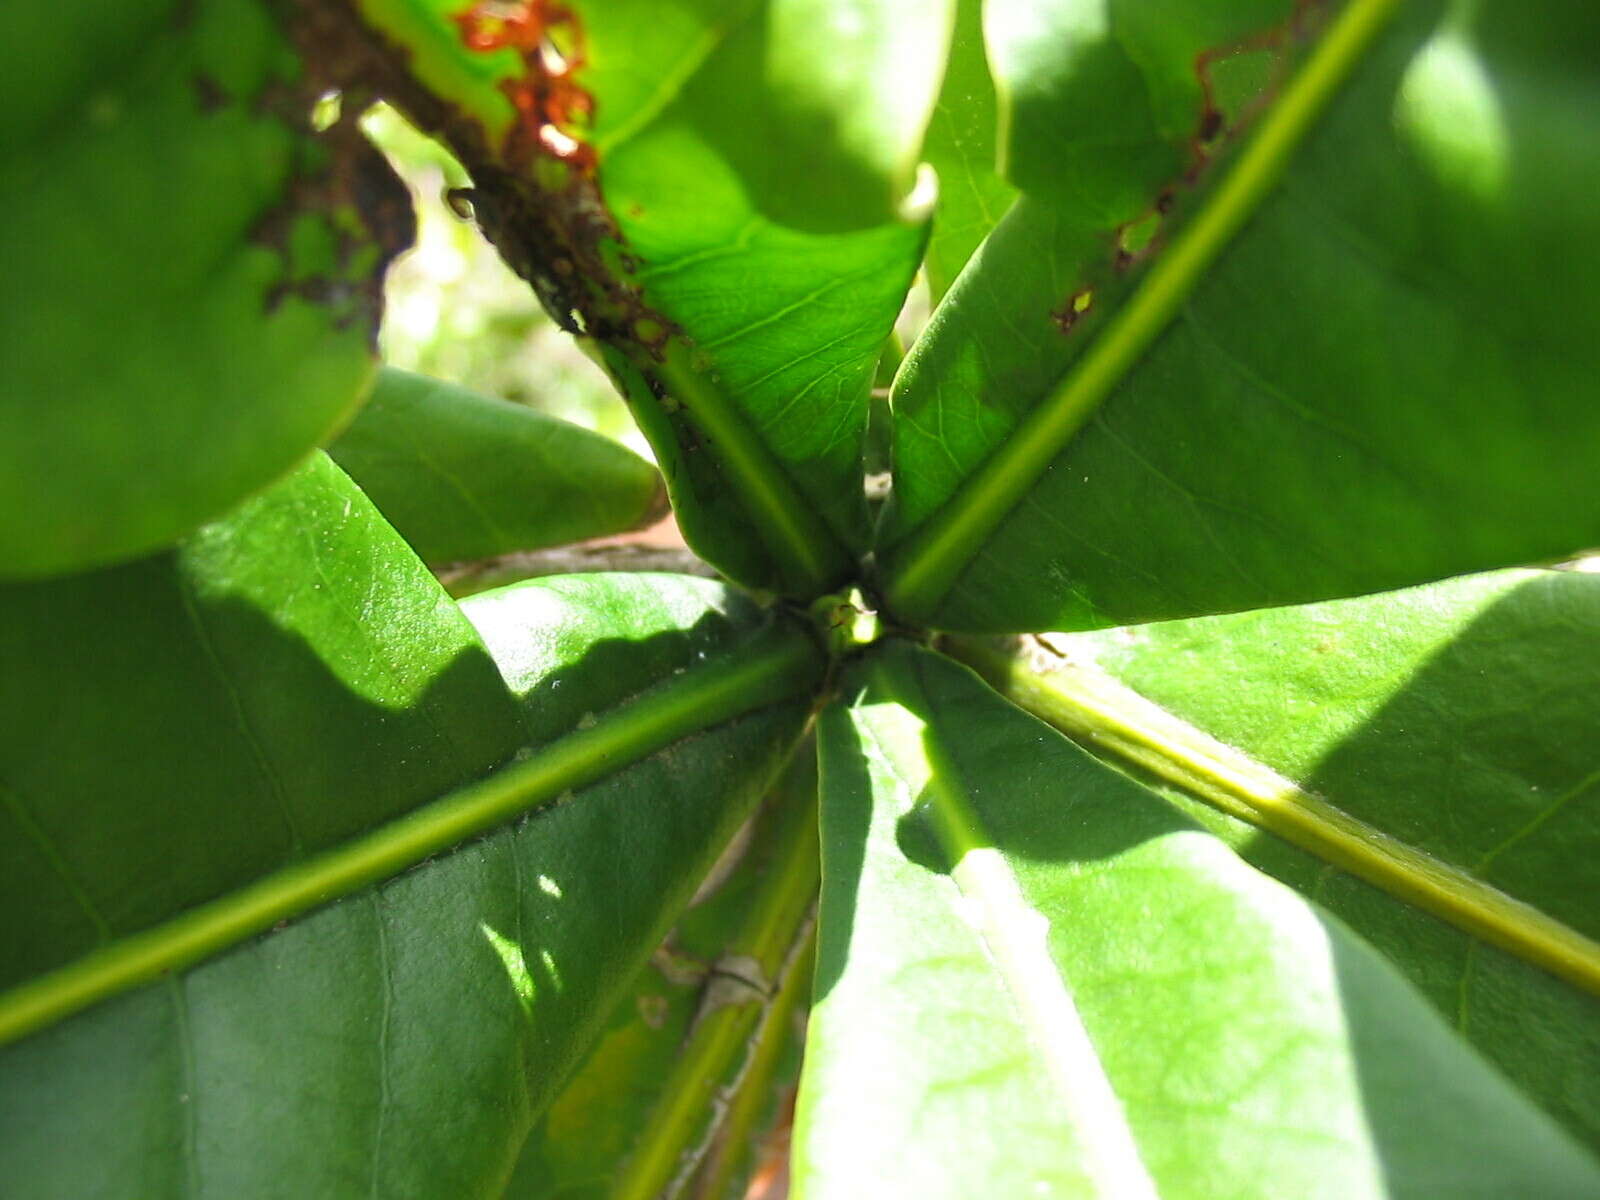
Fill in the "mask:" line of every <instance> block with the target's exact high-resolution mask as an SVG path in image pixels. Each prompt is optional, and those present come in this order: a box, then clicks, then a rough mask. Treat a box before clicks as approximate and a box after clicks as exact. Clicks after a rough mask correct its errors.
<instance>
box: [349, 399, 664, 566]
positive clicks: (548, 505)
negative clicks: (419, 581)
mask: <svg viewBox="0 0 1600 1200" xmlns="http://www.w3.org/2000/svg"><path fill="white" fill-rule="evenodd" d="M328 453H329V455H331V456H332V458H333V460H334V461H335V462H337V463H338V464H339V465H340V466H341V467H343V468H344V469H345V470H346V471H348V472H349V473H350V475H351V477H352V478H353V479H354V480H355V481H356V483H358V484H359V485H360V486H361V490H362V491H364V492H365V493H366V494H367V495H368V496H369V497H370V498H371V499H372V502H373V503H374V504H376V505H377V506H378V510H379V511H380V512H381V513H383V515H384V517H385V519H386V520H388V522H389V523H390V524H391V525H393V526H394V527H395V529H397V530H398V531H399V532H400V535H401V536H402V537H404V538H405V539H406V541H407V542H408V543H409V544H410V545H411V548H412V549H413V550H415V551H416V552H417V554H418V555H419V556H420V557H421V558H422V559H423V561H425V562H428V563H433V564H443V563H453V562H464V561H466V560H468V559H474V558H489V557H491V556H493V555H497V554H507V553H510V552H512V551H515V550H538V549H542V548H544V547H546V546H559V545H561V544H563V543H565V542H576V541H582V540H584V539H585V538H591V537H600V536H603V535H605V534H610V533H619V532H622V531H623V530H627V529H633V528H636V527H638V526H639V525H643V524H648V523H649V522H650V521H651V520H653V519H654V518H656V517H659V516H661V515H662V514H663V513H664V512H665V511H666V495H665V493H664V492H663V490H662V487H661V477H660V476H659V475H657V474H656V471H655V469H654V468H653V467H651V466H650V464H649V463H647V462H645V461H644V460H643V459H642V458H640V457H639V456H638V455H636V454H634V453H633V452H632V451H630V450H628V449H626V448H625V447H623V446H621V445H618V444H617V443H616V442H614V441H612V440H611V439H610V438H607V437H602V436H601V435H600V434H597V433H591V432H590V431H589V430H587V429H584V428H583V427H582V426H579V425H572V424H570V423H568V422H566V421H561V420H557V419H556V418H554V417H549V416H546V415H544V414H543V413H540V412H537V411H535V410H534V409H531V408H527V407H524V406H523V405H520V404H512V403H510V402H509V401H505V400H495V399H491V398H489V397H487V396H479V395H476V394H474V393H472V392H469V391H467V390H466V389H464V388H459V387H454V386H452V385H450V384H447V383H443V382H441V381H439V380H436V379H427V378H425V377H423V376H421V375H413V374H410V373H409V372H405V371H397V370H395V369H393V368H390V367H386V368H384V369H383V370H382V371H380V372H379V375H378V382H377V384H376V386H375V387H374V388H373V391H372V395H371V396H370V397H369V398H368V400H367V403H366V404H365V405H363V406H362V409H361V411H360V412H359V413H358V414H357V415H356V419H355V421H354V422H353V423H352V424H351V425H350V427H349V428H347V429H346V430H345V431H344V433H342V434H341V435H340V436H339V439H338V440H337V441H336V442H334V443H333V444H332V445H331V446H329V447H328Z"/></svg>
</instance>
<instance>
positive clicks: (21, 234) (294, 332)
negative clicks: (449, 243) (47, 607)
mask: <svg viewBox="0 0 1600 1200" xmlns="http://www.w3.org/2000/svg"><path fill="white" fill-rule="evenodd" d="M268 7H269V6H267V5H265V4H263V3H260V2H258V0H200V2H197V3H193V4H184V5H180V4H177V3H173V2H172V0H136V2H130V3H127V4H119V5H116V6H115V10H116V11H115V12H109V11H108V12H104V13H98V12H97V13H96V14H95V16H94V18H93V19H92V20H87V19H86V20H84V21H67V22H64V21H61V20H60V19H59V16H58V15H57V14H52V13H50V12H48V11H45V10H41V9H39V8H37V7H35V6H32V5H8V6H6V9H5V13H4V15H3V16H0V41H3V43H4V44H5V45H6V46H8V47H12V48H13V52H14V54H16V55H19V56H21V58H22V59H25V60H26V62H25V65H23V63H22V61H21V59H19V62H18V66H17V69H14V70H11V71H8V72H7V73H6V74H7V79H6V81H5V83H4V84H3V85H0V108H3V110H4V116H3V117H0V144H3V145H4V147H5V150H4V152H3V153H0V193H3V194H4V195H5V196H6V197H7V206H8V212H7V220H6V223H5V229H4V231H3V232H0V259H3V261H4V262H5V264H6V273H7V275H8V277H9V278H10V279H11V280H12V281H13V283H14V286H16V287H17V288H19V289H22V290H20V291H19V292H18V294H17V296H16V297H15V298H14V300H13V302H11V303H8V304H6V305H5V307H4V310H3V312H0V575H3V576H12V577H15V576H38V575H44V574H50V573H55V572H61V571H70V570H78V569H83V568H85V567H90V566H97V565H100V564H104V563H108V562H113V561H118V560H124V559H128V558H131V557H133V556H135V555H138V554H143V553H147V552H149V551H151V550H154V549H156V548H158V547H161V546H164V545H167V544H169V543H171V542H173V541H175V540H176V539H177V538H178V537H179V536H181V535H182V534H184V533H186V532H187V531H189V530H190V529H192V528H194V527H195V526H197V525H199V524H200V523H201V522H202V521H204V520H208V519H210V518H213V517H216V516H217V515H219V514H220V513H221V512H223V511H224V510H226V509H227V508H229V507H230V506H232V505H233V504H235V503H237V502H238V501H239V500H241V499H243V498H244V497H245V496H246V495H248V494H250V493H251V492H254V491H256V490H258V489H259V488H261V487H262V486H264V485H266V484H267V483H269V482H270V481H271V480H273V479H274V478H276V477H277V476H279V475H281V474H283V473H284V472H285V471H286V470H288V469H289V467H290V466H292V465H293V464H294V463H295V461H297V460H298V459H300V458H301V457H303V456H304V455H305V453H306V452H307V451H308V450H309V449H311V448H312V447H313V446H314V445H316V444H317V443H318V442H319V441H321V440H323V439H324V438H326V437H327V436H328V435H329V434H330V433H331V432H332V431H333V430H334V429H335V428H336V427H337V426H338V425H339V423H340V422H341V421H342V420H344V419H345V418H346V417H347V416H348V415H349V414H350V412H351V411H352V410H353V408H354V407H355V406H356V404H357V403H358V402H359V400H360V399H361V395H362V393H363V392H364V390H365V389H366V387H367V385H368V383H369V380H370V376H371V371H372V366H373V362H372V355H371V351H370V345H369V343H370V341H371V339H372V337H373V336H374V334H375V332H376V326H377V318H378V314H379V312H380V310H381V291H380V288H381V281H382V276H383V270H384V267H385V265H386V263H387V262H388V260H389V258H390V257H391V256H392V255H393V254H395V253H396V252H397V251H398V250H400V249H402V248H404V247H405V246H406V245H408V244H409V243H410V240H411V229H412V218H411V212H410V206H409V201H408V199H407V198H406V195H405V191H404V189H403V187H401V185H400V184H399V182H398V181H397V180H396V179H395V178H394V176H393V174H392V172H390V170H389V168H388V166H387V164H386V163H385V162H384V161H383V159H382V157H381V156H380V155H378V153H377V152H376V151H375V150H373V149H372V148H371V147H370V146H368V145H367V144H366V142H365V141H364V140H363V139H362V138H361V136H360V134H359V133H358V132H357V130H356V128H355V126H354V124H353V123H344V124H340V125H338V126H336V127H335V128H334V129H332V130H330V131H328V133H327V134H325V135H323V136H322V137H320V138H317V139H315V140H313V139H312V138H311V137H310V132H309V129H308V127H307V123H308V120H309V116H310V106H311V102H312V100H313V99H315V97H316V94H317V91H318V90H319V87H320V86H322V85H321V84H319V83H318V82H317V80H316V79H315V78H313V77H311V76H309V75H307V74H306V72H305V71H304V70H303V69H302V67H301V66H300V64H299V63H298V62H297V61H296V59H295V56H294V54H293V51H292V49H291V47H290V44H289V41H288V39H287V37H286V35H285V33H284V32H282V31H280V30H279V29H278V28H277V27H276V26H275V24H274V22H273V19H272V18H271V16H270V15H269V12H268Z"/></svg>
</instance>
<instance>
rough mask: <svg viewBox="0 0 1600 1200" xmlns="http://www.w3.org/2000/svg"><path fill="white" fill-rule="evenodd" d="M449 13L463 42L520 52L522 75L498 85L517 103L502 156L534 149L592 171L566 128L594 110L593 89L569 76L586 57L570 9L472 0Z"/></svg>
mask: <svg viewBox="0 0 1600 1200" xmlns="http://www.w3.org/2000/svg"><path fill="white" fill-rule="evenodd" d="M451 19H452V20H453V21H454V22H455V24H456V28H457V29H458V30H459V31H460V34H461V41H462V44H463V45H465V46H466V47H467V49H469V50H475V51H479V52H490V51H498V50H514V51H516V52H517V54H518V55H520V56H521V58H522V62H523V67H524V70H523V73H522V75H521V76H519V77H518V78H515V79H508V80H506V81H505V82H503V83H502V84H501V85H500V87H501V90H502V91H503V92H504V93H505V94H506V97H507V98H508V99H509V100H510V101H511V103H512V105H513V107H515V108H516V110H517V125H516V127H515V129H514V130H513V132H512V139H511V142H510V144H508V145H507V146H506V158H507V160H508V161H509V162H512V163H514V164H524V163H526V162H527V161H528V160H529V159H530V158H532V157H533V156H534V155H536V154H537V155H543V156H545V157H548V158H553V159H556V160H558V161H560V162H564V163H566V164H568V165H569V166H571V167H573V168H574V169H576V170H578V171H581V172H583V173H584V174H590V173H592V172H593V171H594V167H595V155H594V148H593V147H592V146H589V145H588V144H586V143H584V142H582V141H580V140H579V139H578V138H577V137H575V136H574V134H573V132H572V131H573V130H574V128H575V127H577V126H578V125H580V124H581V123H582V122H585V121H587V120H588V119H589V118H590V117H591V116H592V115H593V113H594V97H593V96H591V95H590V94H589V92H587V91H586V90H585V89H584V88H583V87H582V86H581V85H580V84H579V83H578V81H577V78H576V73H577V71H578V70H579V68H581V67H582V66H583V65H584V63H585V62H586V61H587V54H586V51H585V42H584V33H583V25H582V23H581V22H580V21H579V19H578V15H577V13H575V12H574V11H573V10H572V9H570V8H568V7H567V6H566V5H564V4H554V3H551V2H550V0H510V2H507V0H476V2H475V3H473V4H471V5H469V6H468V7H467V8H465V9H463V10H462V11H461V12H458V13H456V14H454V16H453V17H452V18H451Z"/></svg>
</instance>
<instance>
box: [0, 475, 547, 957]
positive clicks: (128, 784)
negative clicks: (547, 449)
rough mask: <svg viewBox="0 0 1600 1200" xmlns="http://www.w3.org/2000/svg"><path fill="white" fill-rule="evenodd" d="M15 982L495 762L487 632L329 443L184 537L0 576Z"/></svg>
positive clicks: (498, 698)
mask: <svg viewBox="0 0 1600 1200" xmlns="http://www.w3.org/2000/svg"><path fill="white" fill-rule="evenodd" d="M0 612H3V614H4V615H3V619H0V660H3V661H4V662H5V664H6V669H5V670H4V671H3V672H0V797H3V799H4V804H3V806H0V824H3V827H4V832H3V835H0V890H3V891H4V901H3V903H0V911H3V912H5V913H6V914H7V918H6V919H7V921H8V922H9V924H8V926H7V932H6V935H5V938H4V944H5V947H6V951H5V954H4V955H3V956H0V988H3V987H4V986H9V985H11V984H15V983H17V982H19V981H21V980H23V979H27V978H29V977H31V976H33V975H35V974H37V973H39V972H41V971H44V970H47V969H49V968H51V967H55V966H59V965H61V964H62V963H65V962H68V961H70V960H72V959H74V958H76V957H78V956H79V955H81V954H82V953H84V952H85V951H86V950H88V949H91V948H93V947H95V946H97V945H102V944H106V943H109V942H111V941H113V940H115V939H117V938H121V937H126V936H127V935H129V934H131V933H134V932H136V931H138V930H142V929H147V928H149V927H150V926H152V925H155V924H157V923H158V922H160V921H162V920H164V919H166V918H168V917H171V916H173V915H175V914H176V913H179V912H181V911H183V910H184V909H186V908H188V907H190V906H192V905H194V904H197V903H200V902H202V901H205V900H210V899H212V898H213V897H216V896H218V895H220V894H222V893H224V892H226V891H228V890H229V889H230V888H233V887H236V886H238V885H239V884H241V883H244V882H245V881H248V880H251V879H254V878H257V877H260V876H262V875H265V874H267V873H270V872H272V871H274V870H276V869H279V868H282V867H285V866H287V865H289V864H291V863H294V862H297V861H301V860H303V859H305V858H306V857H307V856H308V855H310V854H312V853H314V852H316V851H317V850H321V849H324V848H327V847H329V846H332V845H335V844H337V843H338V842H340V841H342V840H344V839H345V838H348V837H350V836H352V835H354V834H356V833H359V832H361V831H362V830H363V829H366V828H368V827H369V826H371V825H373V824H376V823H379V822H381V821H383V820H385V819H387V818H390V817H393V816H396V815H398V814H400V813H403V812H405V811H406V810H408V809H410V808H412V807H413V806H415V805H416V804H419V803H421V802H422V801H424V800H428V799H432V798H433V797H434V796H437V795H438V794H439V793H440V792H441V791H444V790H446V789H448V788H450V787H453V786H455V785H456V784H459V783H461V782H464V781H465V780H468V779H471V778H473V777H474V776H477V775H480V774H482V773H483V772H485V771H487V770H489V769H490V768H491V767H493V766H494V765H495V764H496V763H497V762H499V761H501V760H503V759H505V758H507V757H509V756H510V755H511V753H512V752H513V751H514V750H515V749H516V748H517V746H518V744H519V743H520V742H521V741H522V740H523V738H522V735H521V731H520V729H519V726H518V721H517V714H516V709H515V707H514V705H513V703H512V701H511V700H510V698H509V697H508V696H507V695H506V692H505V688H504V685H503V684H502V682H501V680H500V676H499V674H498V673H497V672H496V670H495V666H494V663H493V662H492V661H491V660H490V659H489V657H488V655H487V654H485V653H484V650H483V647H482V645H481V643H480V642H479V641H478V639H477V637H476V636H475V635H474V633H473V630H472V628H471V626H470V625H469V624H468V623H467V621H466V620H465V619H463V618H462V616H461V615H460V613H459V612H458V611H456V607H455V605H454V604H453V603H452V601H451V600H450V598H449V597H448V596H446V595H445V594H444V592H443V591H442V590H441V589H440V588H439V586H438V584H436V583H435V582H434V581H433V579H432V577H431V576H430V575H429V574H428V572H427V571H426V570H425V569H424V567H423V566H422V564H421V563H420V562H418V561H417V559H416V557H415V556H414V555H413V554H412V553H411V551H410V550H409V549H408V548H407V547H406V545H405V543H403V542H402V541H401V540H400V538H399V537H398V536H396V534H395V533H394V531H393V530H392V529H390V528H389V527H388V526H387V525H386V524H385V523H384V522H383V519H382V518H381V517H379V515H378V514H377V512H376V511H375V510H374V509H373V507H372V505H371V504H370V503H369V502H368V501H367V500H366V499H365V498H364V497H363V496H362V495H361V493H360V492H358V491H357V490H356V489H355V487H354V486H353V485H352V484H351V483H350V481H349V480H348V479H347V478H346V477H345V476H344V475H343V474H342V473H341V472H340V471H339V469H338V468H337V467H335V466H333V464H331V463H330V462H329V461H328V460H327V459H326V458H324V457H323V456H321V455H317V456H316V457H314V458H313V459H312V460H311V461H310V462H309V463H307V464H306V465H305V466H304V467H302V468H300V469H299V470H298V471H297V472H295V474H294V475H292V476H291V477H290V478H289V479H287V480H285V481H283V482H282V483H280V484H277V485H275V486H274V487H273V488H271V489H269V490H268V491H266V492H265V493H263V494H262V495H260V496H258V497H257V498H255V499H254V500H251V501H249V502H247V503H246V504H245V505H244V506H243V507H241V508H240V509H238V510H237V511H236V512H234V513H233V514H231V515H230V516H229V517H228V518H227V519H225V520H223V521H220V522H217V523H216V524H213V525H208V526H206V527H204V528H202V529H200V530H199V531H197V532H196V533H195V534H193V535H192V536H191V537H189V538H188V539H187V540H186V541H185V542H184V543H183V545H182V546H180V547H179V548H178V549H176V550H173V551H169V552H166V553H164V554H161V555H158V556H156V557H154V558H149V559H144V560H142V561H140V562H136V563H130V564H128V565H126V566H122V567H114V568H108V569H105V570H102V571H96V572H92V573H89V574H85V575H77V576H73V577H71V578H67V579H58V580H48V581H41V582H36V583H15V584H8V585H6V586H4V587H3V588H0Z"/></svg>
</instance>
